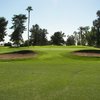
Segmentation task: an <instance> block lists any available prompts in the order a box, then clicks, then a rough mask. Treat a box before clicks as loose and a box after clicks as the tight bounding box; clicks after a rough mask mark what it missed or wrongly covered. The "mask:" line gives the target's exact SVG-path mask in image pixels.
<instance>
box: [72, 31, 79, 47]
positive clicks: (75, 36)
mask: <svg viewBox="0 0 100 100" xmlns="http://www.w3.org/2000/svg"><path fill="white" fill-rule="evenodd" d="M73 34H74V40H75V45H76V46H77V45H78V42H79V34H78V32H76V31H74V32H73Z"/></svg>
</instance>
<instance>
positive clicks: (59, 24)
mask: <svg viewBox="0 0 100 100" xmlns="http://www.w3.org/2000/svg"><path fill="white" fill-rule="evenodd" d="M28 6H32V8H33V11H32V12H31V23H30V28H31V27H32V25H34V24H38V25H39V26H40V27H41V28H45V29H47V30H48V33H49V35H48V37H50V36H51V35H52V34H54V32H57V31H62V32H64V33H65V34H66V36H67V35H70V34H73V32H74V31H78V30H77V29H78V27H80V26H90V27H91V26H92V22H93V20H95V19H96V18H97V16H96V12H97V11H98V10H100V0H1V2H0V17H5V18H6V19H7V20H8V22H9V23H8V27H7V33H8V34H11V33H12V31H13V30H11V29H9V28H10V27H11V26H12V17H13V15H15V14H26V15H27V11H26V10H25V9H26V8H27V7H28ZM25 25H26V27H27V22H26V23H25ZM23 37H24V38H25V39H27V31H25V32H24V34H23ZM5 40H6V41H7V40H9V38H8V37H6V39H5Z"/></svg>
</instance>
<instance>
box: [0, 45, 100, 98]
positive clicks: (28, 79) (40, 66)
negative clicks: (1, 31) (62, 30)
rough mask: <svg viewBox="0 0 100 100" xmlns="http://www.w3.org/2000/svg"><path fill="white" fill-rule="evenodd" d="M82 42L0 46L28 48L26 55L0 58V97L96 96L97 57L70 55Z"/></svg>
mask: <svg viewBox="0 0 100 100" xmlns="http://www.w3.org/2000/svg"><path fill="white" fill-rule="evenodd" d="M91 49H92V50H97V48H93V47H83V46H77V47H75V46H33V47H29V48H27V47H23V48H8V47H0V53H1V54H3V53H9V52H16V51H20V50H32V51H34V52H36V53H37V56H35V57H32V58H29V59H24V58H23V59H14V60H11V59H5V60H3V59H0V100H100V57H83V56H77V55H73V53H72V52H74V51H78V50H91Z"/></svg>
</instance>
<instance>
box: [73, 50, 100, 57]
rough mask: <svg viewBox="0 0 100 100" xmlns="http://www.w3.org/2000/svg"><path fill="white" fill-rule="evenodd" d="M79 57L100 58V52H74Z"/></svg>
mask: <svg viewBox="0 0 100 100" xmlns="http://www.w3.org/2000/svg"><path fill="white" fill-rule="evenodd" d="M74 54H75V55H78V56H89V57H100V50H79V51H75V52H74Z"/></svg>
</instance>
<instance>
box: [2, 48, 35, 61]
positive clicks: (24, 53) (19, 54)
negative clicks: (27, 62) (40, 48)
mask: <svg viewBox="0 0 100 100" xmlns="http://www.w3.org/2000/svg"><path fill="white" fill-rule="evenodd" d="M34 56H36V53H35V52H33V51H31V50H21V51H15V52H10V53H4V54H0V59H22V58H31V57H34Z"/></svg>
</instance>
